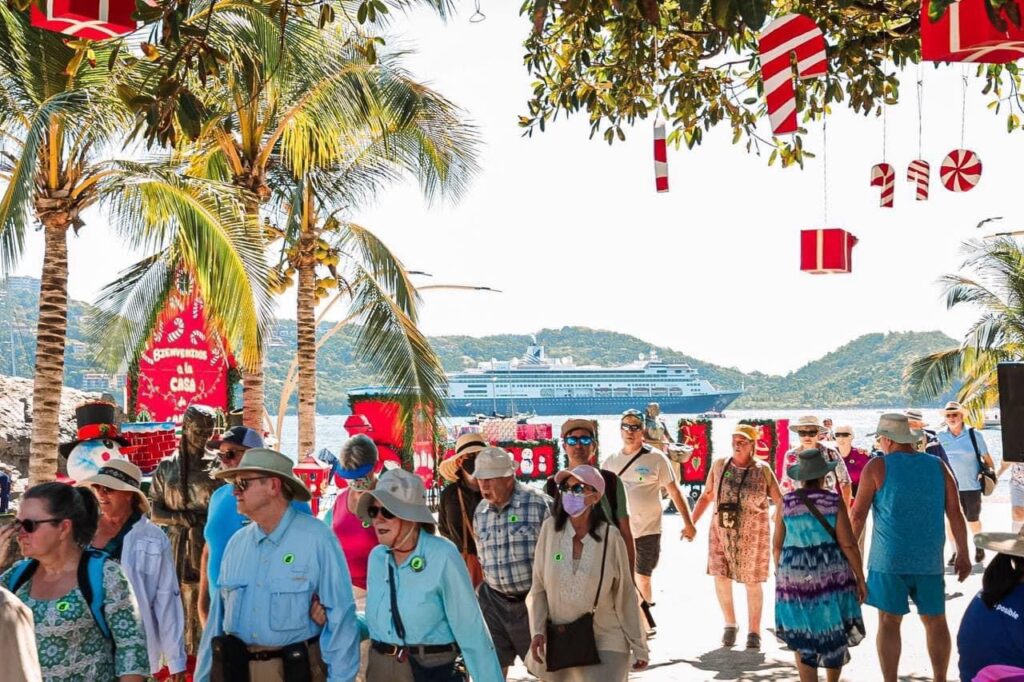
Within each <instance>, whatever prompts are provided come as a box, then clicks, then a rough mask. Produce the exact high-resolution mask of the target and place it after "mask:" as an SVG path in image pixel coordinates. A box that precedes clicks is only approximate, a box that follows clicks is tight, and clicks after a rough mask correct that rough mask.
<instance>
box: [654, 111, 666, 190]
mask: <svg viewBox="0 0 1024 682" xmlns="http://www.w3.org/2000/svg"><path fill="white" fill-rule="evenodd" d="M654 187H655V189H657V190H658V191H659V192H667V191H668V147H667V146H666V145H665V124H664V123H661V122H660V121H655V123H654Z"/></svg>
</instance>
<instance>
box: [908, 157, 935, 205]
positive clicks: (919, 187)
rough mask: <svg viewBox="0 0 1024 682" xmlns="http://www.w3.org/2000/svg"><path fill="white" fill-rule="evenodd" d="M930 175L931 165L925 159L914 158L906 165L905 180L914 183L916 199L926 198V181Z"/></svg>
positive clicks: (923, 199) (929, 178) (924, 199)
mask: <svg viewBox="0 0 1024 682" xmlns="http://www.w3.org/2000/svg"><path fill="white" fill-rule="evenodd" d="M931 177H932V167H931V165H929V163H928V162H927V161H923V160H921V159H914V160H913V161H911V162H910V165H909V166H907V182H912V183H914V190H915V193H916V198H917V200H918V201H927V200H928V183H929V181H930V180H931Z"/></svg>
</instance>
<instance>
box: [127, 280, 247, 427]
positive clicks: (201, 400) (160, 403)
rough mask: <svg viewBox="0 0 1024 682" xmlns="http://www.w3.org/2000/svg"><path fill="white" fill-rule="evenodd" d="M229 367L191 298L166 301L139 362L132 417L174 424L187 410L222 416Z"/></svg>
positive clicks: (187, 295)
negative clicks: (208, 410) (195, 408)
mask: <svg viewBox="0 0 1024 682" xmlns="http://www.w3.org/2000/svg"><path fill="white" fill-rule="evenodd" d="M231 365H232V360H231V358H230V357H229V355H228V354H227V353H226V352H225V349H224V346H223V344H222V342H221V341H220V339H219V337H215V338H207V330H206V315H205V314H204V312H203V302H202V301H201V300H200V299H199V298H198V297H197V296H196V295H195V294H194V293H192V292H188V293H184V294H182V293H177V294H173V295H171V297H170V298H169V299H168V303H167V307H166V308H165V310H164V312H163V314H162V315H161V317H160V319H159V321H158V322H157V325H156V330H155V331H154V332H153V338H152V339H151V340H150V343H149V348H147V349H146V352H145V353H143V354H142V357H141V358H140V359H139V378H138V384H137V387H136V393H135V410H136V414H142V413H145V414H146V415H148V417H149V419H151V420H153V421H173V422H175V423H177V424H180V423H181V418H182V416H183V415H184V414H185V410H186V409H188V406H189V405H193V404H196V405H206V406H208V407H212V408H214V409H219V410H227V406H228V370H229V369H230V367H231ZM129 390H132V387H131V386H129Z"/></svg>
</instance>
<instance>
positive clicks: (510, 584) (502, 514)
mask: <svg viewBox="0 0 1024 682" xmlns="http://www.w3.org/2000/svg"><path fill="white" fill-rule="evenodd" d="M550 508H551V498H550V497H548V496H547V495H545V494H543V493H541V492H539V491H537V490H534V489H533V488H530V487H528V486H526V485H525V484H523V483H519V482H517V483H516V484H515V488H514V489H513V491H512V499H511V500H509V503H508V504H506V505H505V506H504V507H503V508H502V509H498V508H497V507H495V506H494V505H492V504H491V503H490V502H488V501H487V500H483V501H482V502H481V503H480V504H479V505H478V506H477V508H476V512H475V513H474V514H473V527H474V528H475V529H476V536H477V543H476V550H477V555H478V556H479V558H480V565H481V566H482V567H483V571H484V580H485V581H487V584H488V585H490V586H491V587H492V588H494V589H495V590H497V591H498V592H501V593H503V594H507V595H523V594H526V593H527V592H529V591H530V586H531V585H532V584H533V552H534V549H535V548H536V546H537V536H538V535H540V527H541V524H543V523H544V520H545V519H546V518H548V517H549V516H550V515H551V511H550Z"/></svg>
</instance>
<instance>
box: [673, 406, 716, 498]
mask: <svg viewBox="0 0 1024 682" xmlns="http://www.w3.org/2000/svg"><path fill="white" fill-rule="evenodd" d="M679 442H680V443H682V444H683V445H689V446H690V447H692V448H693V455H691V456H690V459H689V460H687V461H686V463H685V464H682V465H680V466H681V467H682V470H683V471H682V480H681V481H680V483H684V484H698V485H702V484H703V483H704V482H705V481H707V479H708V471H709V465H710V463H711V462H710V459H711V457H710V456H709V452H708V446H709V444H710V443H711V422H710V421H708V420H701V421H695V422H682V423H680V424H679Z"/></svg>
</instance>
